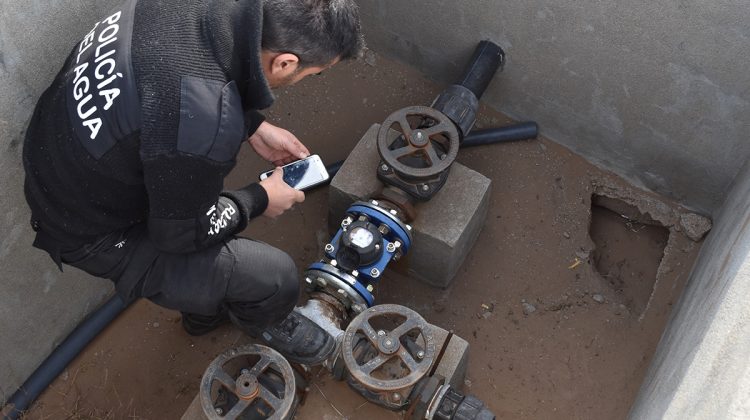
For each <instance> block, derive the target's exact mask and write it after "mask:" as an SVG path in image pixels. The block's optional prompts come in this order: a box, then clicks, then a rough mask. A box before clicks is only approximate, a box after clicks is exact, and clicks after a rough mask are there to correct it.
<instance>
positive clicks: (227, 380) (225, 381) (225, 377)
mask: <svg viewBox="0 0 750 420" xmlns="http://www.w3.org/2000/svg"><path fill="white" fill-rule="evenodd" d="M214 379H216V380H217V381H218V382H219V383H221V384H222V385H224V386H225V387H227V389H229V390H230V391H232V392H235V389H236V386H237V380H236V379H234V378H232V377H231V376H229V374H228V373H226V372H225V371H224V370H217V371H216V372H215V373H214Z"/></svg>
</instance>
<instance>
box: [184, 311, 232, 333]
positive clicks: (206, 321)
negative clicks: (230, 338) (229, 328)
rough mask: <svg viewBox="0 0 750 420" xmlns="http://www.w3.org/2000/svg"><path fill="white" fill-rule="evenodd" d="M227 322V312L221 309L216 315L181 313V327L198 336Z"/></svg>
mask: <svg viewBox="0 0 750 420" xmlns="http://www.w3.org/2000/svg"><path fill="white" fill-rule="evenodd" d="M228 322H229V313H228V312H227V311H226V309H222V310H221V311H220V312H219V313H218V314H217V315H214V316H206V315H197V314H189V313H187V312H183V313H182V328H184V329H185V332H187V333H188V334H190V335H192V336H196V337H197V336H200V335H205V334H208V333H210V332H211V331H213V330H215V329H217V328H219V327H220V326H222V325H224V324H226V323H228Z"/></svg>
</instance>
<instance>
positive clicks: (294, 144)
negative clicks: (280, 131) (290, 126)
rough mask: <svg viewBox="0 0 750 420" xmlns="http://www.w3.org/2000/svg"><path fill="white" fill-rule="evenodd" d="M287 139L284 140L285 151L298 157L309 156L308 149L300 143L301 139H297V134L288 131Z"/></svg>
mask: <svg viewBox="0 0 750 420" xmlns="http://www.w3.org/2000/svg"><path fill="white" fill-rule="evenodd" d="M287 140H288V141H286V142H284V146H285V147H284V148H285V149H286V151H287V152H289V153H291V154H292V155H293V156H296V157H297V158H299V159H304V158H306V157H308V156H310V151H309V150H307V147H305V145H304V144H302V142H301V141H299V139H298V138H297V136H295V135H294V134H292V133H291V132H290V133H289V137H287Z"/></svg>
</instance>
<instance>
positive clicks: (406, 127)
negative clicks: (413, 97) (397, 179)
mask: <svg viewBox="0 0 750 420" xmlns="http://www.w3.org/2000/svg"><path fill="white" fill-rule="evenodd" d="M391 129H393V130H395V131H397V132H399V133H400V135H399V136H397V137H395V138H394V136H393V134H392V133H391V132H390V131H391ZM459 146H460V145H459V134H458V130H457V129H456V126H455V124H454V123H453V122H452V121H451V120H450V119H449V118H448V117H447V116H446V115H445V114H443V113H442V112H440V111H437V110H435V109H433V108H430V107H426V106H412V107H407V108H402V109H400V110H398V111H396V112H394V113H393V114H391V115H390V116H388V118H386V119H385V121H383V124H382V126H381V127H380V130H379V131H378V152H379V153H380V156H381V157H382V158H383V161H384V162H385V163H386V164H387V165H389V166H390V167H391V168H393V170H394V171H395V172H396V173H397V174H399V175H401V176H404V177H407V178H416V179H428V178H432V177H435V176H437V175H439V174H440V173H441V172H443V171H445V170H447V169H448V168H449V167H450V166H451V164H452V163H453V161H454V160H456V156H457V155H458V148H459Z"/></svg>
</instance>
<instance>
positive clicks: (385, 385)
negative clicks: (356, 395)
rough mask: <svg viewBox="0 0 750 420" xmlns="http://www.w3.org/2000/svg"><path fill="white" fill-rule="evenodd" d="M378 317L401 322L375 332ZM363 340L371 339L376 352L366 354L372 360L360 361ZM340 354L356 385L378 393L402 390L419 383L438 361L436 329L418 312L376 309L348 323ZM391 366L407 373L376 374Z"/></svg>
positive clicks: (393, 307)
mask: <svg viewBox="0 0 750 420" xmlns="http://www.w3.org/2000/svg"><path fill="white" fill-rule="evenodd" d="M376 318H381V319H384V320H400V323H399V324H398V325H395V326H394V327H393V328H390V329H389V328H380V329H377V330H376V328H375V327H373V325H372V321H373V320H375V319H376ZM381 322H382V321H381ZM390 325H393V324H390ZM360 340H368V341H369V343H368V344H369V345H370V346H371V349H374V351H372V352H369V353H368V352H366V354H368V357H367V358H369V360H358V357H357V355H355V351H354V349H355V346H356V345H357V344H358V343H360ZM358 347H360V348H361V346H358ZM341 351H342V356H343V358H344V363H345V364H346V367H347V369H348V370H349V373H350V374H351V375H352V377H353V378H355V379H356V380H357V382H359V383H360V384H362V385H364V386H365V387H367V388H369V389H370V390H373V391H375V392H382V391H399V390H403V389H405V388H407V387H409V386H412V385H414V384H416V383H417V382H418V381H419V380H420V379H422V378H423V377H424V376H425V375H427V374H428V372H429V370H430V367H431V366H432V362H433V360H434V358H435V339H434V333H433V328H432V325H430V324H428V323H427V321H425V320H424V318H422V317H421V316H420V315H419V314H418V313H416V312H414V311H413V310H411V309H409V308H406V307H404V306H401V305H391V304H389V305H378V306H373V307H372V308H370V309H367V310H366V311H364V312H362V313H361V314H359V315H358V316H357V317H356V318H354V320H352V322H351V323H350V324H349V327H348V328H347V329H346V333H345V335H344V341H343V343H342V350H341ZM394 362H396V363H394ZM399 362H400V363H399ZM389 364H391V365H395V366H397V368H398V370H404V368H405V370H407V371H408V374H405V375H394V374H393V371H389V372H388V373H387V374H383V373H377V372H378V371H379V370H380V369H381V368H384V367H386V366H387V365H389ZM404 373H406V372H404ZM394 376H396V377H394ZM399 376H400V377H399Z"/></svg>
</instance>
